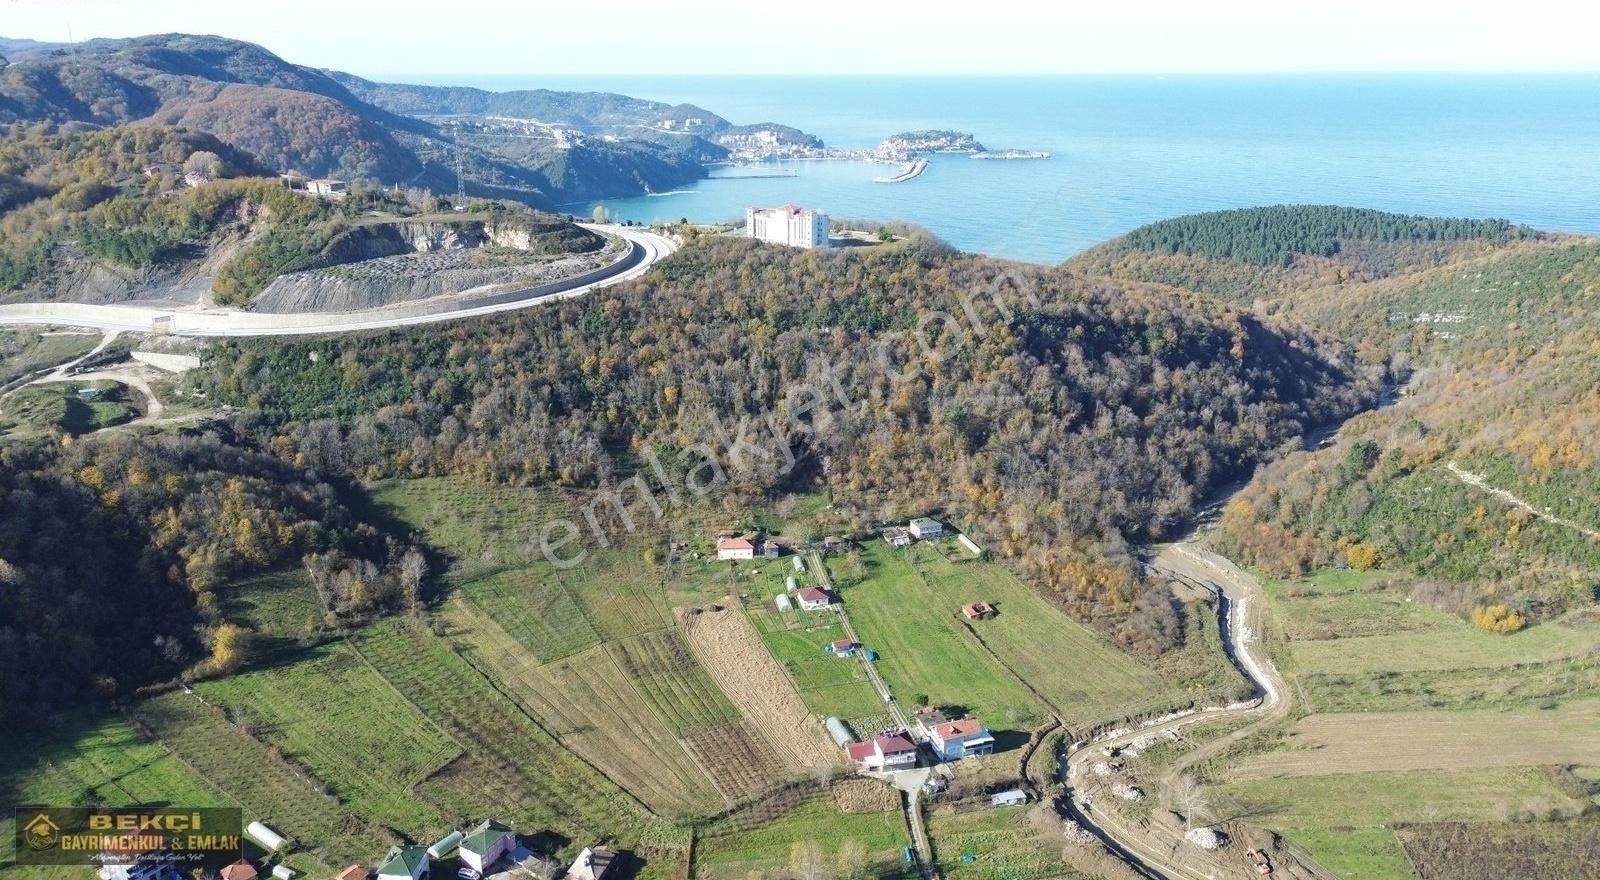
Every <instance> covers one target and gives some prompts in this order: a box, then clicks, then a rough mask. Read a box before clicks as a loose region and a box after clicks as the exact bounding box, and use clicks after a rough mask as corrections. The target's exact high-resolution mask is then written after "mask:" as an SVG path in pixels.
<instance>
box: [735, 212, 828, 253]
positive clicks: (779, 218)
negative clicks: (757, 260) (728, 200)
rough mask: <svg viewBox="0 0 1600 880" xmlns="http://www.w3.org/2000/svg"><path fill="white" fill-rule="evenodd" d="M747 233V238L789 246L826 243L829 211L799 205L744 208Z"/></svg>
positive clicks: (745, 232) (805, 246)
mask: <svg viewBox="0 0 1600 880" xmlns="http://www.w3.org/2000/svg"><path fill="white" fill-rule="evenodd" d="M744 234H745V237H746V238H753V239H756V240H757V241H765V242H771V243H772V244H784V245H788V246H790V247H801V248H814V247H827V246H828V215H827V214H824V213H822V212H821V211H812V210H810V209H807V208H802V207H800V206H799V205H784V206H782V207H779V208H745V209H744Z"/></svg>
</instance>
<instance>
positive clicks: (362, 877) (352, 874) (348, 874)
mask: <svg viewBox="0 0 1600 880" xmlns="http://www.w3.org/2000/svg"><path fill="white" fill-rule="evenodd" d="M368 876H369V875H368V873H367V869H366V868H365V867H363V866H361V865H350V866H348V867H346V868H345V869H344V870H343V871H340V872H339V876H338V877H337V878H336V880H367V877H368Z"/></svg>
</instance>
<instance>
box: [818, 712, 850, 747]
mask: <svg viewBox="0 0 1600 880" xmlns="http://www.w3.org/2000/svg"><path fill="white" fill-rule="evenodd" d="M822 726H823V727H825V728H827V730H828V736H830V737H832V738H833V743H834V745H836V746H838V747H839V748H841V749H842V748H844V747H845V746H847V745H849V744H851V743H853V742H855V741H856V738H855V735H854V734H852V733H851V732H850V727H849V726H848V725H846V724H845V723H844V722H843V721H840V720H839V719H838V718H829V719H828V720H826V721H824V722H822Z"/></svg>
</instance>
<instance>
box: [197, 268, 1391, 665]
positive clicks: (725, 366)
mask: <svg viewBox="0 0 1600 880" xmlns="http://www.w3.org/2000/svg"><path fill="white" fill-rule="evenodd" d="M991 285H998V287H997V289H996V293H995V294H994V297H993V298H990V297H989V296H987V295H984V296H980V297H979V298H977V299H976V300H974V301H970V304H971V307H972V309H973V311H972V312H971V314H968V312H967V311H966V308H965V307H964V299H965V298H966V297H967V296H969V293H968V292H969V291H982V290H984V289H986V288H987V287H989V286H991ZM997 303H998V305H997ZM944 316H948V317H944ZM919 336H920V337H921V340H922V341H921V342H920V343H919V342H918V337H919ZM924 349H926V351H924ZM919 352H922V353H921V354H919ZM938 352H943V354H937V353H938ZM212 360H213V364H214V368H215V369H214V374H213V375H214V376H215V379H214V384H213V385H211V386H210V387H209V388H208V389H207V390H208V392H209V393H210V394H211V395H212V396H213V398H214V399H218V400H224V401H227V402H230V403H234V404H236V405H239V406H242V407H245V408H246V409H247V414H246V415H245V416H244V417H243V420H242V422H241V425H242V427H243V428H244V430H245V431H246V432H247V433H248V434H249V435H250V436H252V437H253V438H254V439H255V442H257V443H259V444H261V445H262V446H263V447H264V448H271V449H273V450H274V451H275V452H276V453H277V454H279V455H281V456H283V457H284V458H286V459H287V460H289V461H291V462H293V463H294V464H296V465H297V466H307V467H313V468H318V469H323V470H326V471H328V472H333V473H341V472H348V473H352V474H355V475H357V476H361V477H378V476H384V475H407V476H414V475H454V476H459V477H462V478H465V479H472V480H485V481H493V482H501V483H514V484H535V483H544V482H555V483H558V484H563V485H569V486H604V485H609V484H613V483H615V482H616V481H617V480H618V479H620V478H622V477H625V476H627V475H629V474H632V473H634V472H636V471H638V470H640V468H641V464H640V461H641V459H640V456H641V455H642V454H643V453H644V452H645V451H647V450H651V451H654V452H655V453H656V454H657V456H658V458H659V460H662V461H664V462H668V463H670V466H671V467H672V468H673V469H674V471H675V473H676V476H674V477H673V479H678V478H680V477H682V476H683V474H684V472H692V473H695V474H698V475H700V477H701V478H703V477H704V475H705V474H706V473H707V471H706V468H705V466H704V464H703V463H704V462H705V461H706V460H707V459H711V460H715V461H717V462H718V466H719V467H721V468H722V469H723V470H725V471H726V472H727V476H728V483H727V486H726V492H727V495H726V500H727V503H728V504H729V505H730V507H732V508H734V509H737V508H738V507H739V506H740V505H741V504H742V503H743V502H745V501H747V500H748V499H750V498H752V497H755V496H761V495H766V494H772V493H777V492H781V491H785V490H789V489H792V488H794V487H795V486H796V485H797V484H799V485H807V486H809V484H810V483H811V482H812V481H815V482H818V483H821V484H822V485H823V486H824V487H825V488H826V489H827V490H828V491H830V492H831V493H832V496H833V499H834V502H835V504H836V505H840V506H842V507H843V508H845V509H847V510H849V511H852V512H853V515H854V516H855V517H856V519H857V522H858V523H860V524H862V525H865V524H867V523H870V522H872V521H874V520H876V519H877V518H878V517H879V516H885V515H897V516H904V515H906V514H908V513H915V512H920V511H925V510H932V509H944V510H946V511H947V512H949V513H952V514H958V515H960V516H962V517H963V518H965V519H970V521H971V522H972V523H974V526H975V528H976V529H977V531H978V532H979V534H980V535H983V536H984V537H985V538H986V539H988V540H990V541H991V542H992V544H993V546H994V547H995V549H996V550H998V551H999V552H1000V553H1001V554H1003V555H1005V556H1007V557H1011V558H1013V559H1014V560H1016V561H1017V563H1018V564H1019V565H1020V566H1021V567H1022V568H1023V569H1024V570H1025V571H1026V572H1027V573H1028V574H1029V575H1030V576H1031V577H1032V578H1033V579H1034V580H1035V582H1036V583H1038V584H1039V585H1041V586H1043V587H1045V588H1047V589H1049V590H1050V591H1053V592H1055V593H1057V594H1059V595H1060V596H1062V597H1063V598H1064V599H1067V600H1069V601H1071V602H1072V603H1073V604H1074V605H1076V606H1077V607H1078V608H1079V609H1080V610H1083V611H1085V612H1093V613H1100V614H1105V615H1107V616H1108V619H1115V621H1116V622H1117V623H1116V625H1117V626H1120V627H1121V634H1122V636H1123V637H1124V639H1125V640H1126V641H1129V642H1134V643H1139V644H1141V646H1142V647H1144V648H1145V649H1147V650H1151V651H1156V650H1160V649H1161V648H1162V647H1163V645H1162V641H1163V640H1164V639H1166V638H1170V632H1171V630H1170V628H1169V626H1168V624H1170V620H1169V619H1168V618H1169V617H1170V615H1171V614H1172V611H1171V609H1170V607H1169V606H1168V604H1167V603H1166V602H1163V601H1161V600H1160V599H1159V597H1158V596H1155V595H1151V596H1145V595H1144V594H1145V592H1146V590H1147V589H1148V585H1146V584H1145V583H1143V582H1142V580H1141V579H1140V577H1139V575H1138V573H1137V567H1136V566H1135V565H1134V564H1133V562H1132V561H1131V560H1130V558H1129V556H1128V554H1127V551H1126V547H1127V542H1128V541H1142V540H1146V539H1149V538H1152V537H1157V536H1161V535H1165V534H1168V533H1170V530H1171V529H1173V528H1174V527H1175V526H1177V525H1178V524H1179V523H1181V522H1182V521H1183V520H1184V519H1186V517H1187V516H1188V515H1189V513H1190V511H1191V510H1192V508H1193V505H1194V503H1195V501H1196V500H1197V499H1198V498H1199V497H1200V496H1201V495H1202V494H1204V493H1205V492H1206V491H1207V490H1209V489H1211V488H1212V487H1214V486H1216V485H1218V484H1219V483H1220V482H1222V481H1224V480H1226V479H1229V478H1232V477H1236V476H1237V475H1239V474H1241V473H1243V472H1244V471H1245V470H1246V469H1248V468H1249V467H1250V466H1252V465H1253V464H1254V463H1255V462H1257V461H1259V460H1261V459H1262V458H1263V457H1264V456H1266V455H1267V454H1269V453H1270V452H1271V451H1272V450H1273V448H1274V447H1276V446H1277V445H1278V444H1280V443H1282V442H1284V441H1286V440H1289V439H1291V438H1295V437H1298V436H1299V435H1300V434H1301V433H1302V432H1304V431H1305V430H1307V429H1309V428H1310V427H1312V426H1315V425H1318V424H1323V423H1326V422H1329V421H1333V420H1336V419H1339V418H1341V417H1343V416H1346V415H1348V414H1349V413H1351V412H1354V411H1355V410H1356V409H1358V408H1360V407H1362V406H1365V405H1367V404H1369V403H1370V401H1371V400H1372V399H1373V396H1374V394H1375V392H1376V387H1375V382H1374V381H1372V380H1370V379H1368V378H1367V377H1365V376H1364V375H1362V374H1360V373H1358V372H1356V371H1355V370H1353V369H1352V368H1351V366H1350V364H1351V361H1350V359H1349V357H1348V355H1347V353H1346V352H1344V351H1343V350H1342V347H1341V346H1339V345H1338V344H1336V343H1332V342H1329V341H1327V340H1325V339H1321V338H1319V337H1316V336H1313V335H1311V334H1307V333H1304V332H1300V331H1296V330H1293V329H1290V328H1284V327H1279V326H1275V325H1267V324H1263V323H1262V322H1260V321H1257V320H1256V319H1253V318H1251V317H1249V316H1246V315H1242V314H1239V313H1236V312H1232V311H1230V310H1227V309H1225V308H1223V307H1221V306H1219V305H1216V304H1214V303H1212V302H1209V301H1206V300H1204V299H1200V298H1193V297H1177V296H1172V295H1167V294H1153V293H1149V292H1146V291H1142V290H1140V289H1137V288H1125V287H1122V286H1117V285H1110V284H1106V283H1103V282H1097V281H1093V280H1089V279H1085V278H1082V277H1078V276H1074V275H1070V274H1068V273H1065V272H1062V271H1059V270H1052V269H1045V268H1018V267H1016V266H1014V265H1012V264H1002V263H998V262H996V261H992V260H988V259H986V258H982V257H974V256H968V255H961V254H956V253H952V252H949V251H948V250H947V249H945V248H943V247H942V246H940V245H938V244H937V243H935V242H932V241H930V240H927V239H925V238H919V239H917V240H916V241H915V242H914V243H912V244H909V245H903V246H899V247H896V248H892V249H887V250H883V251H879V252H873V253H867V254H859V253H827V252H797V251H790V250H787V249H780V248H772V247H763V246H760V245H756V244H753V243H750V242H745V241H737V240H726V239H722V240H707V241H703V242H701V243H699V244H696V245H694V246H691V247H689V248H687V249H686V250H684V251H682V252H680V254H679V255H678V256H676V257H674V258H673V259H671V260H669V261H667V262H665V263H663V264H662V265H661V266H660V267H659V268H658V269H657V270H655V271H654V272H653V273H652V274H651V275H650V276H649V277H648V280H646V281H644V282H637V283H634V284H631V285H625V286H620V287H617V288H611V289H607V290H604V291H601V292H597V293H595V294H592V295H590V296H588V297H585V298H583V299H582V300H574V301H571V302H566V303H562V304H561V305H559V306H554V307H549V308H543V309H538V310H532V311H528V312H520V313H515V314H508V315H505V316H500V317H495V318H490V319H483V320H474V321H469V322H461V323H457V324H451V325H447V326H440V327H435V328H429V329H427V330H425V331H411V332H406V333H394V334H384V335H376V336H365V337H341V338H336V339H324V340H313V341H301V342H294V343H288V344H285V343H281V342H271V343H267V342H261V343H255V342H237V343H227V344H224V345H219V346H217V347H215V348H214V349H213V351H212ZM808 384H811V385H815V386H816V387H820V388H825V389H838V390H837V393H835V392H832V391H830V398H829V399H830V400H831V399H835V398H841V399H840V400H839V403H838V404H837V405H832V406H828V407H825V408H824V409H825V410H826V411H813V412H810V413H804V412H801V411H798V410H799V408H798V407H797V404H796V402H795V398H794V396H793V394H794V392H793V389H795V388H802V389H803V388H804V387H805V386H807V385H808ZM768 412H771V413H773V415H774V418H775V422H774V424H775V425H777V426H778V429H779V430H780V431H781V432H782V433H783V434H784V440H783V443H784V445H785V446H786V447H787V449H788V450H789V451H792V453H793V454H794V456H795V457H796V459H797V461H796V464H795V466H794V467H793V468H787V467H785V466H784V456H783V455H782V454H778V455H776V456H774V455H772V453H771V450H773V449H775V448H777V442H776V441H774V440H773V439H772V437H773V435H772V432H771V429H770V428H761V429H751V430H752V431H753V432H754V431H756V430H760V431H761V433H759V434H757V433H752V435H751V436H750V438H749V439H748V441H747V442H748V443H754V444H757V445H763V446H765V448H766V449H767V450H769V453H768V456H767V457H762V456H759V455H748V454H745V455H741V454H739V453H737V452H732V453H731V449H732V447H734V446H738V445H740V444H738V442H737V438H736V436H734V435H730V433H729V432H730V431H734V430H735V429H734V428H733V427H732V426H734V425H737V424H738V423H739V422H740V420H741V419H756V420H757V421H756V424H757V425H765V424H766V423H765V422H762V421H760V420H761V419H762V418H763V417H764V415H765V414H766V413H768ZM730 453H731V454H730ZM740 461H743V462H744V463H746V464H748V465H749V466H748V467H738V466H735V465H737V464H738V463H739V462H740ZM1135 608H1137V609H1138V610H1137V611H1135V610H1133V609H1135ZM1130 613H1131V614H1132V618H1130ZM1130 620H1132V622H1131V623H1130Z"/></svg>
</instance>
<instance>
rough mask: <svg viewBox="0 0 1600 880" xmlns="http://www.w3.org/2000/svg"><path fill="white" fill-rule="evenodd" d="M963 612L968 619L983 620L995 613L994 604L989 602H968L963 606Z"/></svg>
mask: <svg viewBox="0 0 1600 880" xmlns="http://www.w3.org/2000/svg"><path fill="white" fill-rule="evenodd" d="M961 613H962V614H964V615H966V618H967V619H968V620H983V619H985V618H987V617H989V616H991V615H993V614H994V606H993V605H990V604H989V603H988V602H968V603H967V604H965V605H963V606H961Z"/></svg>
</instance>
